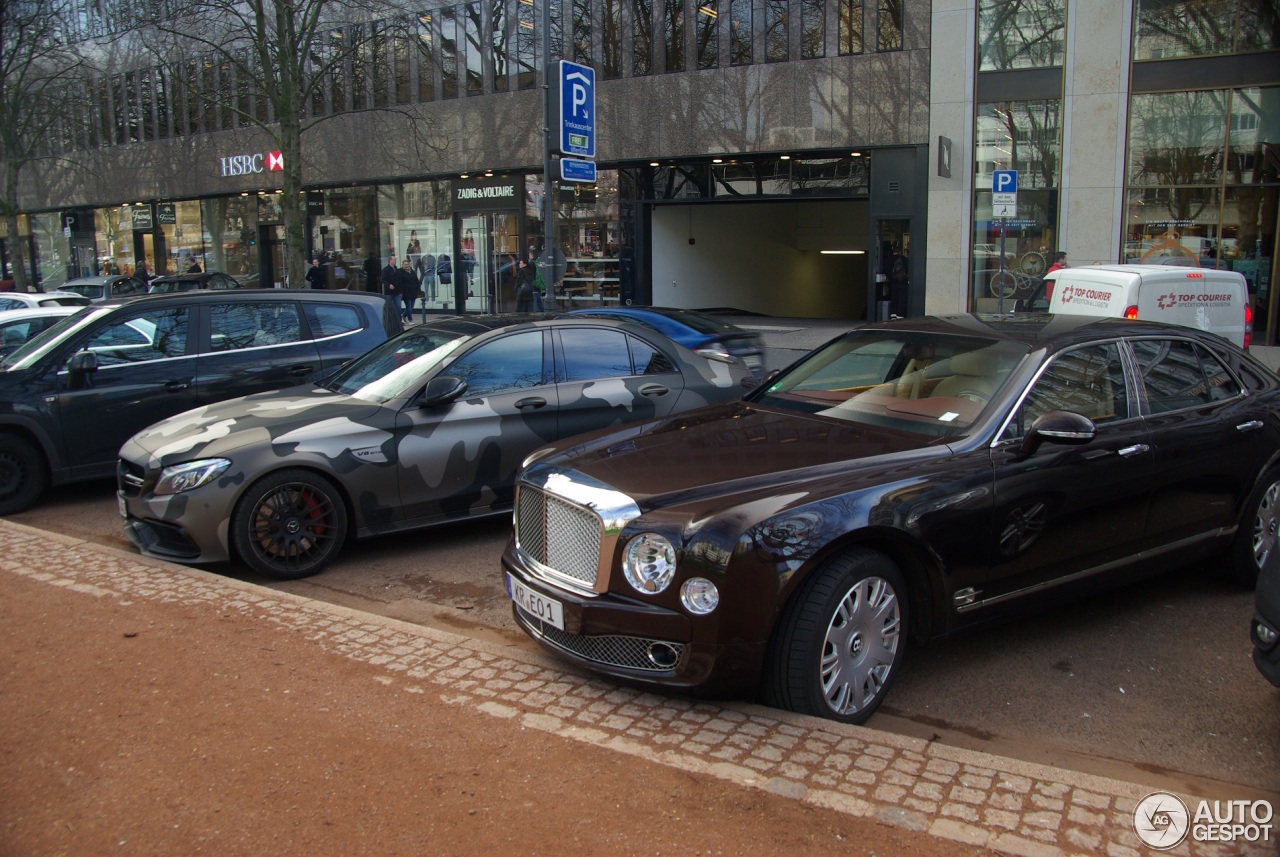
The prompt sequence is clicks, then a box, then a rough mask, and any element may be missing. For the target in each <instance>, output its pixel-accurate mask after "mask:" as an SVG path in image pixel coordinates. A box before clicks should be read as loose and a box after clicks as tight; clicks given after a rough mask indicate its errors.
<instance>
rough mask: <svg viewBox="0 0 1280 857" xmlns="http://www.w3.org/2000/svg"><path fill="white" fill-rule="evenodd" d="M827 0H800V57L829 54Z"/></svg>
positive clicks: (809, 58) (808, 57) (810, 57)
mask: <svg viewBox="0 0 1280 857" xmlns="http://www.w3.org/2000/svg"><path fill="white" fill-rule="evenodd" d="M826 17H827V4H826V0H800V58H801V59H806V60H811V59H817V58H818V57H824V56H826V55H827V45H826V42H827V27H826Z"/></svg>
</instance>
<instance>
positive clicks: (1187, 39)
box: [1134, 0, 1280, 60]
mask: <svg viewBox="0 0 1280 857" xmlns="http://www.w3.org/2000/svg"><path fill="white" fill-rule="evenodd" d="M1137 5H1138V11H1137V18H1138V23H1137V26H1136V27H1135V28H1134V59H1136V60H1151V59H1171V58H1174V57H1199V56H1213V55H1218V54H1239V53H1248V52H1252V51H1265V50H1273V49H1275V48H1276V47H1280V28H1278V27H1277V26H1276V18H1277V8H1276V0H1183V1H1182V2H1170V0H1138V4H1137Z"/></svg>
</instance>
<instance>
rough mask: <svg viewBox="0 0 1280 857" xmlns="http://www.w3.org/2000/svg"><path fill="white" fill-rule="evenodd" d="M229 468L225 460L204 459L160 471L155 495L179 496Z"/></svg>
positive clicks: (229, 463) (228, 462) (229, 464)
mask: <svg viewBox="0 0 1280 857" xmlns="http://www.w3.org/2000/svg"><path fill="white" fill-rule="evenodd" d="M230 466H231V462H230V461H228V460H227V459H225V458H206V459H203V460H201V461H188V462H185V463H183V464H175V465H173V466H172V467H166V468H165V469H164V470H162V471H160V478H159V480H157V481H156V489H155V491H154V493H156V494H181V493H182V492H183V491H190V490H192V489H194V488H199V487H200V486H201V485H204V484H205V483H207V482H209V481H210V480H212V479H216V478H217V477H219V476H221V475H222V473H223V472H224V471H225V470H226V469H227V468H228V467H230Z"/></svg>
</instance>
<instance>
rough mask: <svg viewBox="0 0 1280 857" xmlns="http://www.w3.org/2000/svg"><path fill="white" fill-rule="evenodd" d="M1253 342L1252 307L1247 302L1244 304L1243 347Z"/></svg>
mask: <svg viewBox="0 0 1280 857" xmlns="http://www.w3.org/2000/svg"><path fill="white" fill-rule="evenodd" d="M1252 343H1253V307H1252V306H1251V305H1249V304H1245V305H1244V347H1245V348H1248V347H1249V346H1250V345H1251V344H1252Z"/></svg>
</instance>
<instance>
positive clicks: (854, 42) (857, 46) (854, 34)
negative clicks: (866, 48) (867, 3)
mask: <svg viewBox="0 0 1280 857" xmlns="http://www.w3.org/2000/svg"><path fill="white" fill-rule="evenodd" d="M839 50H840V55H841V56H847V55H849V54H860V53H862V0H840V46H839Z"/></svg>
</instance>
